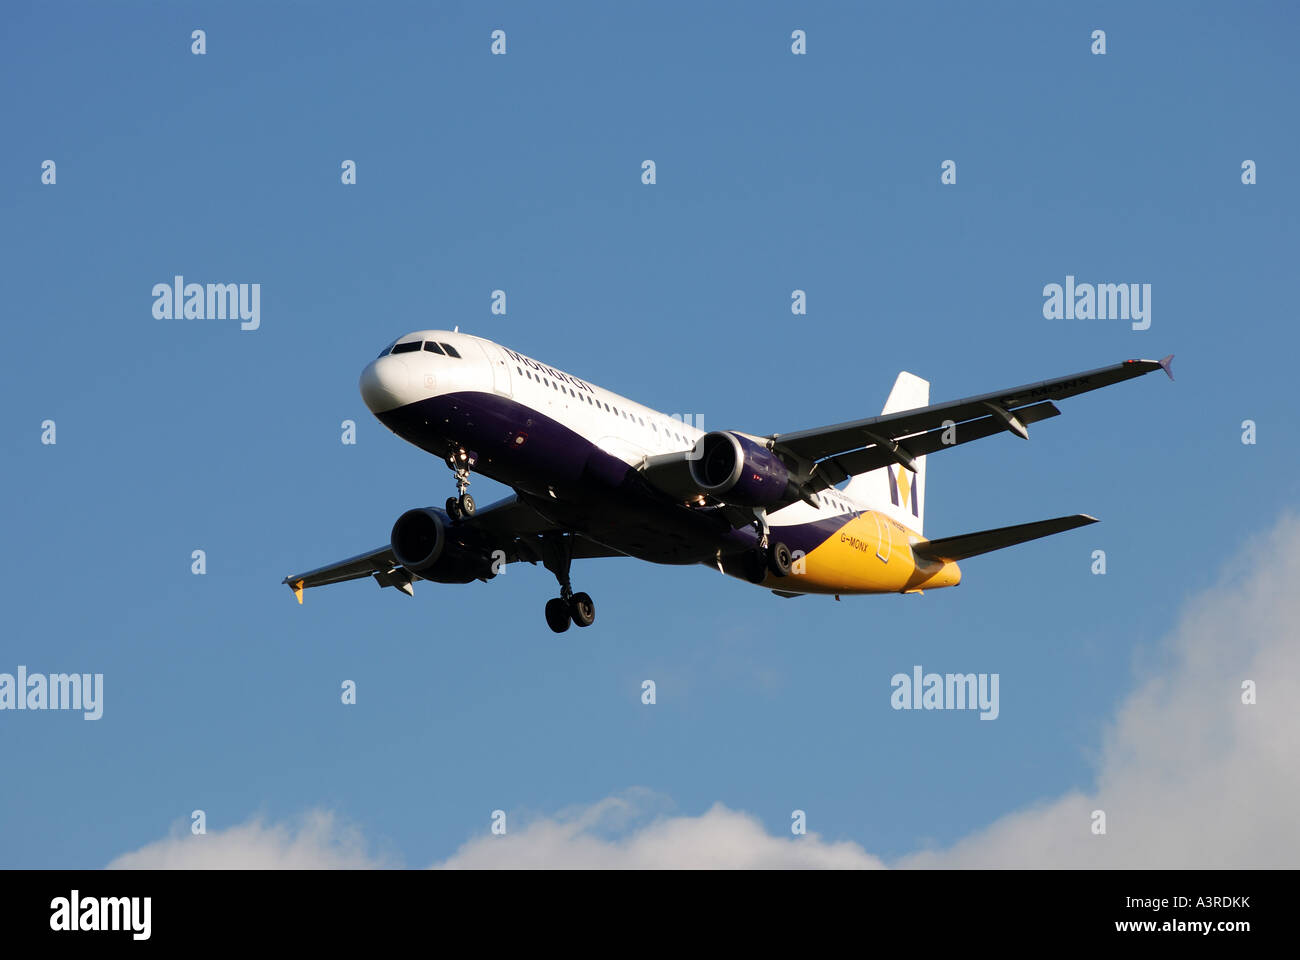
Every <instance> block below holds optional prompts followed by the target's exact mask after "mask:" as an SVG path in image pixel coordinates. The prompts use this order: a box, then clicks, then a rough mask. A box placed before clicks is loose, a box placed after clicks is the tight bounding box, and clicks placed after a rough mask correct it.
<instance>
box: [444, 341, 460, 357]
mask: <svg viewBox="0 0 1300 960" xmlns="http://www.w3.org/2000/svg"><path fill="white" fill-rule="evenodd" d="M439 346H440V347H442V349H443V350H445V351H446V352H447V356H449V357H455V358H456V359H457V360H459V359H460V353H458V352H457V350H456V348H455V347H453V346H452V345H451V344H450V343H440V344H439Z"/></svg>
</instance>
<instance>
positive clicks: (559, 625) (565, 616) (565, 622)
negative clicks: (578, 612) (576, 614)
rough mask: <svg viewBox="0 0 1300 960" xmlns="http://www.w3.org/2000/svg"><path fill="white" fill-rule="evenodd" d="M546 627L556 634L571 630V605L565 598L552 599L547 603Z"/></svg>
mask: <svg viewBox="0 0 1300 960" xmlns="http://www.w3.org/2000/svg"><path fill="white" fill-rule="evenodd" d="M546 625H547V626H548V627H550V628H551V629H552V630H554V631H555V632H556V633H563V632H564V631H565V630H568V629H569V605H568V604H567V603H565V602H564V598H563V597H552V598H551V599H550V600H547V601H546Z"/></svg>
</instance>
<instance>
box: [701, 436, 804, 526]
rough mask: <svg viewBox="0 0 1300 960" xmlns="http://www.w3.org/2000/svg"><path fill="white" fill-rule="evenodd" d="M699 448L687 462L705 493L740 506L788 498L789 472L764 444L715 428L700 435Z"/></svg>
mask: <svg viewBox="0 0 1300 960" xmlns="http://www.w3.org/2000/svg"><path fill="white" fill-rule="evenodd" d="M699 451H700V456H699V457H698V458H697V459H694V460H690V461H689V469H690V471H691V479H692V480H694V481H695V485H696V486H697V487H699V488H700V490H701V491H702V492H704V493H707V494H708V495H709V496H711V497H716V498H717V499H719V500H722V501H723V502H724V503H734V504H736V505H738V506H742V507H770V506H772V505H774V504H777V503H783V502H787V501H788V500H789V499H790V493H789V486H790V471H789V470H787V469H786V466H785V464H784V463H782V462H781V461H780V459H779V458H778V457H777V456H776V455H775V454H774V453H772V451H770V450H768V449H767V448H766V447H762V446H759V445H758V444H756V443H754V441H752V440H750V439H748V438H746V437H742V436H740V435H739V434H736V433H732V432H730V431H725V430H715V431H713V432H712V433H706V434H705V435H704V436H703V437H701V438H700V447H699Z"/></svg>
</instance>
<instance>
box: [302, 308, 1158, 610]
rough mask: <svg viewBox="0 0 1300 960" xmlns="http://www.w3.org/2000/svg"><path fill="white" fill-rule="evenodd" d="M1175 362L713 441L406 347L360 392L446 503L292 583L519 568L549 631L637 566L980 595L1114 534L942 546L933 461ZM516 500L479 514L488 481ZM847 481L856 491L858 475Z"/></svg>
mask: <svg viewBox="0 0 1300 960" xmlns="http://www.w3.org/2000/svg"><path fill="white" fill-rule="evenodd" d="M1172 360H1173V354H1170V355H1169V356H1167V357H1165V358H1164V359H1163V360H1158V361H1157V360H1125V361H1123V362H1122V363H1116V364H1112V365H1110V366H1106V367H1099V368H1098V369H1096V370H1088V371H1085V372H1083V373H1075V374H1070V375H1069V376H1065V377H1058V378H1056V379H1054V380H1044V381H1041V382H1037V383H1029V384H1025V385H1023V386H1019V387H1012V388H1010V389H1007V390H1000V391H997V392H994V393H986V394H981V395H979V396H974V397H967V398H966V399H964V400H952V401H948V402H946V403H938V404H933V405H931V404H930V402H929V400H930V384H929V383H928V382H927V381H925V380H923V379H921V378H920V377H918V376H915V375H913V374H911V373H908V372H903V373H900V374H899V375H898V379H897V380H896V381H895V383H894V387H893V389H892V391H891V392H890V394H889V398H888V401H887V402H886V403H885V407H884V410H883V412H882V413H881V415H880V416H878V417H869V418H866V419H861V420H850V421H846V422H844V423H837V424H833V425H831V426H826V427H817V428H815V429H811V430H798V431H795V432H793V433H772V434H768V435H766V436H760V435H756V434H750V433H745V432H742V431H739V430H712V431H707V432H706V431H705V430H703V429H701V428H700V427H699V426H697V425H693V424H691V423H690V422H689V419H690V418H686V419H681V418H677V417H671V416H666V415H664V414H662V413H660V412H658V411H657V410H653V409H651V408H650V407H647V406H644V405H642V404H640V403H637V402H635V401H633V400H629V399H628V398H626V397H623V396H620V395H618V394H616V393H612V392H611V391H609V390H606V389H604V388H603V387H600V386H597V385H596V384H594V383H591V382H590V381H587V380H583V379H581V378H579V377H576V376H573V375H572V374H569V373H566V372H565V371H563V370H560V369H559V368H557V367H552V366H550V365H548V364H545V363H541V362H539V361H537V360H533V359H532V358H530V357H527V356H524V355H523V354H521V353H518V352H516V351H514V350H512V349H510V348H509V347H506V346H503V345H501V344H498V343H494V342H493V341H491V340H487V339H484V338H482V337H476V336H472V335H470V334H466V333H461V332H460V330H459V328H457V329H455V330H451V331H447V330H418V331H415V332H413V333H408V334H406V335H405V336H402V337H398V338H397V339H396V340H394V341H393V342H392V343H390V344H389V345H388V346H386V347H385V348H384V349H383V350H382V351H381V352H380V354H379V356H378V357H377V358H376V359H375V360H373V361H371V363H369V364H368V365H367V366H366V367H365V369H364V370H362V372H361V380H360V388H361V397H362V399H363V400H364V401H365V404H366V406H367V407H368V408H369V409H370V411H371V412H372V413H373V414H374V415H375V417H376V418H377V419H378V420H379V422H380V423H382V424H383V425H384V426H385V427H387V428H388V429H389V430H390V431H392V432H393V433H394V434H396V435H397V436H398V437H400V438H402V439H403V440H405V441H407V442H408V443H412V444H414V445H415V446H417V447H419V448H420V449H422V450H425V451H427V452H429V453H431V454H433V455H434V456H436V457H439V458H440V459H443V460H445V461H446V463H447V466H448V467H449V468H450V469H451V471H452V473H453V475H454V479H455V483H456V490H457V495H456V496H454V497H449V498H448V499H447V501H446V503H445V505H444V507H443V508H442V509H438V508H437V507H433V506H429V507H419V508H416V509H412V510H407V511H406V512H404V513H403V514H402V515H401V516H399V517H398V518H397V521H396V522H395V523H394V524H393V528H392V531H391V533H390V536H389V540H388V542H387V543H385V544H384V545H383V546H380V547H377V548H376V549H374V550H371V551H369V552H368V553H362V554H359V555H357V556H354V557H350V558H348V559H346V560H341V561H338V562H337V563H332V564H329V565H327V566H324V567H320V568H318V569H315V570H309V571H307V572H305V573H297V574H293V575H291V576H288V577H285V579H284V581H283V582H284V583H286V584H288V585H289V586H290V588H291V589H292V590H293V592H294V594H295V596H296V597H297V599H298V602H299V603H302V599H303V591H304V590H305V589H309V588H313V587H320V586H325V585H327V584H333V583H340V582H343V581H347V580H356V579H360V578H363V577H372V578H373V579H374V580H375V581H376V582H377V583H378V584H379V585H380V587H395V588H396V589H398V590H400V591H402V592H403V593H405V594H407V595H408V596H414V595H415V590H414V584H415V582H416V581H419V580H425V581H431V582H434V583H443V584H453V583H456V584H462V583H471V582H473V581H476V580H480V581H488V580H491V579H493V578H494V577H495V576H496V575H497V574H499V573H500V572H501V570H502V569H503V568H504V565H505V564H508V563H515V562H520V561H523V562H528V563H532V564H536V563H538V562H540V563H542V564H543V566H545V568H546V569H547V570H549V571H551V573H553V574H554V575H555V578H556V580H557V581H558V582H559V586H560V595H559V596H558V597H554V598H552V599H550V600H548V601H547V602H546V606H545V616H546V623H547V625H548V626H549V627H550V628H551V629H552V630H554V631H555V632H556V633H562V632H564V631H565V630H567V629H568V628H569V626H570V624H571V623H572V624H574V625H576V626H579V627H588V626H591V624H592V623H593V622H594V620H595V617H596V609H595V604H594V603H593V601H592V599H591V597H590V596H589V595H587V594H586V593H581V592H578V593H575V592H574V591H573V586H572V583H571V582H570V568H571V564H572V562H573V561H574V560H579V559H590V558H598V557H615V556H630V557H637V558H639V559H642V560H647V561H650V562H652V563H663V564H702V565H706V566H711V567H715V568H716V569H717V570H719V571H720V572H722V573H724V574H726V575H729V576H732V577H737V578H739V579H743V580H747V581H749V582H750V583H753V584H757V585H759V586H762V587H764V588H766V589H768V590H771V591H772V592H773V593H775V594H776V595H777V596H780V597H786V598H792V597H798V596H804V595H810V594H829V595H834V596H835V597H836V599H839V597H841V596H846V595H855V594H882V593H922V592H923V591H925V590H932V589H937V588H941V587H951V586H956V585H957V584H958V583H960V582H961V576H962V574H961V569H960V567H959V566H958V563H959V562H960V561H963V560H966V559H968V558H970V557H974V556H978V555H980V554H984V553H988V552H990V551H993V550H1001V549H1003V548H1004V547H1010V546H1013V545H1015V544H1019V543H1024V542H1026V541H1029V540H1036V539H1038V538H1040V537H1046V536H1050V535H1052V534H1057V533H1062V532H1064V531H1067V530H1072V529H1075V528H1077V527H1081V526H1085V525H1087V524H1090V523H1095V522H1097V521H1096V518H1095V517H1091V516H1088V515H1087V514H1074V515H1072V516H1065V517H1056V518H1054V519H1050V520H1038V521H1034V522H1031V523H1022V524H1018V525H1015V526H1009V527H1000V528H997V529H992V530H982V531H980V532H978V533H968V534H963V535H960V536H952V537H943V538H940V539H937V540H930V539H927V538H926V537H925V536H923V534H922V530H923V526H924V519H925V503H926V492H925V478H926V466H925V465H926V459H927V456H928V455H929V454H933V453H937V452H940V451H942V450H946V449H949V448H950V447H954V446H959V445H961V444H963V443H969V442H970V441H973V440H978V439H982V438H984V437H989V436H993V435H995V434H999V433H1004V432H1009V433H1012V434H1014V435H1016V436H1018V437H1021V438H1023V439H1028V438H1029V431H1028V427H1029V426H1030V425H1031V424H1034V423H1037V422H1039V421H1042V420H1047V419H1049V418H1051V417H1055V416H1057V415H1058V414H1059V413H1060V410H1059V409H1058V408H1057V406H1056V404H1055V403H1054V402H1053V401H1056V400H1062V399H1065V398H1068V397H1073V396H1076V395H1078V394H1081V393H1086V392H1088V391H1090V390H1096V389H1098V388H1100V387H1105V386H1109V385H1111V384H1115V383H1119V382H1120V381H1123V380H1130V379H1132V378H1134V377H1139V376H1142V375H1144V374H1147V373H1152V372H1154V371H1156V370H1164V372H1165V373H1166V374H1167V375H1168V376H1169V378H1170V379H1171V380H1172V379H1173V369H1172V366H1171V363H1172ZM475 471H476V472H478V473H480V474H482V475H484V476H487V477H490V478H492V479H493V480H497V481H499V482H501V483H503V484H506V485H507V486H509V487H511V488H512V489H513V490H514V495H512V496H509V497H507V498H505V499H503V500H500V501H498V502H496V503H493V504H491V505H490V506H488V507H485V508H484V509H482V510H478V509H476V506H475V503H474V498H473V497H472V496H471V495H470V493H469V492H468V487H469V484H470V477H471V474H472V473H473V472H475ZM846 480H847V481H848V483H847V484H846V485H844V486H842V487H841V486H840V484H843V483H844V481H846Z"/></svg>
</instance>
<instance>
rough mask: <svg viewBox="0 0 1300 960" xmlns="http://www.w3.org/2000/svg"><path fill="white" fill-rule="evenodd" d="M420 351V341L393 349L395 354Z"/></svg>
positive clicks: (401, 344) (402, 344) (413, 341)
mask: <svg viewBox="0 0 1300 960" xmlns="http://www.w3.org/2000/svg"><path fill="white" fill-rule="evenodd" d="M419 349H420V341H419V340H412V341H410V342H409V343H399V344H398V345H397V346H395V347H393V353H414V352H415V351H416V350H419Z"/></svg>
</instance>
